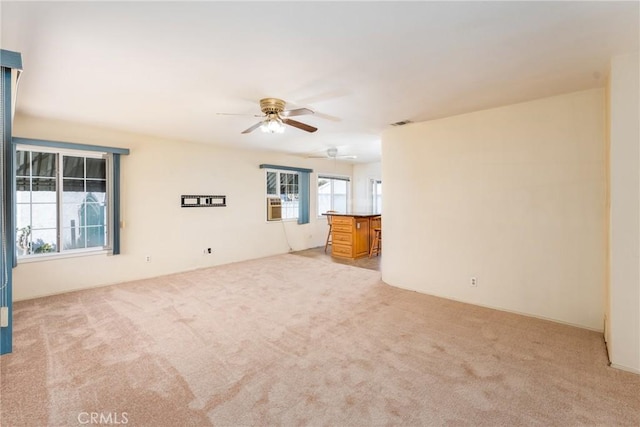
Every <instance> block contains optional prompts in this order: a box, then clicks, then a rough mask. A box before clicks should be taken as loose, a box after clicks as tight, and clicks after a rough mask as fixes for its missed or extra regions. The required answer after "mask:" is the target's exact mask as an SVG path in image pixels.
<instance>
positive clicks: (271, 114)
mask: <svg viewBox="0 0 640 427" xmlns="http://www.w3.org/2000/svg"><path fill="white" fill-rule="evenodd" d="M285 105H286V103H285V102H284V101H283V100H281V99H277V98H264V99H261V100H260V110H261V111H262V113H263V115H259V114H258V115H255V117H263V118H264V120H261V121H259V122H258V123H256V124H255V125H253V126H251V127H250V128H248V129H245V130H244V131H242V133H251V132H253V131H254V130H256V129H258V128H260V129H261V130H262V131H263V132H265V133H282V132H284V128H285V126H284V125H289V126H293V127H294V128H298V129H301V130H304V131H306V132H315V131H317V130H318V128H315V127H313V126H310V125H308V124H305V123H301V122H299V121H296V120H292V119H290V118H289V117H293V116H302V115H304V114H313V111H312V110H310V109H308V108H296V109H295V110H285V109H284V107H285ZM218 114H225V115H229V113H218Z"/></svg>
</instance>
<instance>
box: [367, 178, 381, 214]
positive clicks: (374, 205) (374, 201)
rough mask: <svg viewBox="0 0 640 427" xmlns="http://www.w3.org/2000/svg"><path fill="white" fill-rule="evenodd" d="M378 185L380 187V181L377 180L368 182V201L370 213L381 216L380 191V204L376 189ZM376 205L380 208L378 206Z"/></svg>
mask: <svg viewBox="0 0 640 427" xmlns="http://www.w3.org/2000/svg"><path fill="white" fill-rule="evenodd" d="M378 185H379V186H380V187H382V180H381V179H378V178H371V179H370V180H369V187H370V191H369V197H370V198H369V200H370V201H371V212H372V213H376V214H382V191H380V203H378V197H377V196H378V193H377V191H376V190H377V187H378ZM378 204H379V205H380V206H378Z"/></svg>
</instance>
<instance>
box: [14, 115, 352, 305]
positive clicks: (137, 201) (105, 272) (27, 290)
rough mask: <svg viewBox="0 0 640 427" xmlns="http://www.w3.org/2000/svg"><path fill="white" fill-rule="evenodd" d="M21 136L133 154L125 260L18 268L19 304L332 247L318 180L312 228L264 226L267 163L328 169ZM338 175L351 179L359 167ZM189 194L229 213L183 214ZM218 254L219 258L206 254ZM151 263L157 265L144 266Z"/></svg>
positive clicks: (65, 135)
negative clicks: (210, 197)
mask: <svg viewBox="0 0 640 427" xmlns="http://www.w3.org/2000/svg"><path fill="white" fill-rule="evenodd" d="M14 129H15V130H14V135H16V136H21V137H28V138H40V139H50V140H57V141H67V142H77V143H82V144H94V145H107V146H114V147H127V148H130V149H131V154H130V155H129V156H123V158H122V194H121V199H122V209H121V218H122V221H123V222H124V224H125V227H124V228H123V229H122V230H121V241H122V242H121V251H122V253H121V255H117V256H107V255H94V256H86V257H80V258H68V259H55V260H50V261H40V262H31V263H19V264H18V266H17V268H16V269H15V272H14V288H13V291H14V299H15V300H22V299H29V298H34V297H37V296H42V295H50V294H56V293H61V292H67V291H71V290H77V289H84V288H89V287H95V286H101V285H107V284H113V283H118V282H123V281H130V280H136V279H140V278H146V277H153V276H158V275H163V274H169V273H175V272H180V271H186V270H191V269H197V268H203V267H208V266H212V265H218V264H225V263H230V262H236V261H241V260H246V259H252V258H259V257H265V256H270V255H275V254H281V253H286V252H288V251H289V247H291V248H292V249H293V250H301V249H306V248H310V247H315V246H321V245H324V240H325V238H326V232H327V222H326V219H324V218H317V217H316V215H314V213H315V212H316V210H317V208H316V191H315V189H316V188H317V182H316V177H317V174H316V173H314V174H312V177H311V215H310V217H311V218H310V221H311V222H310V223H309V224H305V225H299V224H297V223H296V222H295V221H294V222H283V223H281V222H270V223H268V222H266V201H265V192H266V190H265V175H264V173H265V172H264V170H262V169H259V167H258V166H259V165H260V164H262V163H267V164H280V165H287V166H297V167H304V168H310V169H313V170H314V172H316V171H319V172H323V169H324V168H326V161H324V160H323V159H304V158H302V157H295V156H287V155H283V154H278V153H274V152H266V151H248V150H233V149H227V148H220V147H215V146H210V145H204V144H193V143H188V142H183V141H172V140H163V139H158V138H152V137H147V136H141V135H136V134H131V133H125V132H116V131H110V130H106V129H101V128H95V127H89V126H81V125H77V124H72V123H66V122H59V121H54V120H43V119H38V118H34V117H27V116H20V115H18V116H17V117H16V122H15V128H14ZM333 170H334V172H335V173H338V174H342V175H347V176H351V175H352V173H353V167H352V165H351V164H348V163H344V162H336V164H335V166H333ZM182 194H223V195H226V196H227V207H224V208H199V209H193V208H192V209H185V208H181V207H180V195H182ZM208 247H211V248H212V249H213V254H212V255H204V254H203V249H204V248H208ZM146 256H150V257H151V262H146V261H145V257H146Z"/></svg>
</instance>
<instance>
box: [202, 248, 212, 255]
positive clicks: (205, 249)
mask: <svg viewBox="0 0 640 427" xmlns="http://www.w3.org/2000/svg"><path fill="white" fill-rule="evenodd" d="M202 253H203V254H205V255H210V254H212V253H213V250H211V248H204V249H203V250H202Z"/></svg>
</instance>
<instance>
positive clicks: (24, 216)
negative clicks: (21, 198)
mask: <svg viewBox="0 0 640 427" xmlns="http://www.w3.org/2000/svg"><path fill="white" fill-rule="evenodd" d="M30 225H31V205H29V204H23V203H18V204H17V205H16V228H17V229H18V232H19V230H20V229H22V228H24V227H27V226H30Z"/></svg>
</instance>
